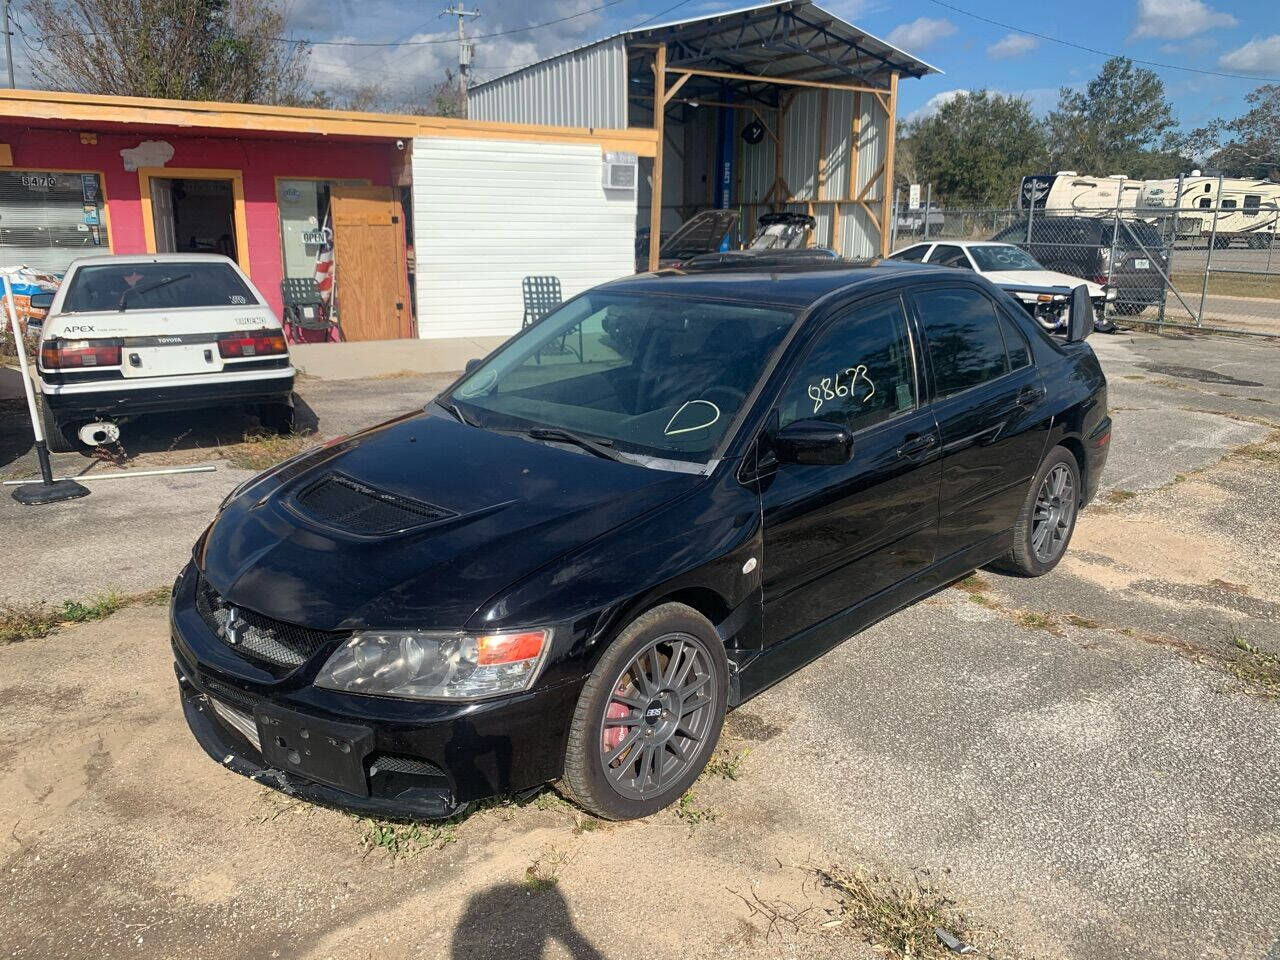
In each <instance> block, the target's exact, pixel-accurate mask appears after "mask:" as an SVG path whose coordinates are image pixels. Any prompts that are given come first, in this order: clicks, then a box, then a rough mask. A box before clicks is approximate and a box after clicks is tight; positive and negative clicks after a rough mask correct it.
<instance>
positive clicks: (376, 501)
mask: <svg viewBox="0 0 1280 960" xmlns="http://www.w3.org/2000/svg"><path fill="white" fill-rule="evenodd" d="M293 500H294V504H295V506H296V508H297V509H298V510H299V511H300V512H301V513H302V514H304V515H305V516H307V517H309V518H311V519H312V520H315V521H316V522H317V523H322V524H324V525H325V526H327V527H334V528H336V529H339V530H345V531H348V532H350V533H353V534H356V535H358V536H362V537H373V536H379V535H383V534H389V533H402V532H403V531H405V530H410V529H412V528H414V527H421V526H424V525H426V524H428V523H437V522H438V521H440V520H447V519H449V518H450V517H455V516H457V514H456V513H454V512H453V511H452V510H445V509H444V508H443V507H437V506H434V505H433V504H430V503H422V502H421V501H419V500H412V499H410V498H409V497H402V496H400V495H399V494H395V493H388V492H386V491H385V490H377V489H375V488H373V487H370V486H368V485H367V484H363V483H361V482H360V481H359V480H353V479H352V478H351V477H348V476H347V475H346V474H342V473H338V472H336V471H334V472H331V473H326V474H325V475H324V476H322V477H320V479H318V480H316V481H314V482H313V483H310V484H308V485H307V486H305V487H303V488H302V490H300V491H299V492H298V493H297V494H296V495H295V496H294V498H293Z"/></svg>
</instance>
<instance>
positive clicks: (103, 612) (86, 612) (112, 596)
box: [0, 587, 169, 646]
mask: <svg viewBox="0 0 1280 960" xmlns="http://www.w3.org/2000/svg"><path fill="white" fill-rule="evenodd" d="M168 602H169V588H168V587H156V588H155V589H153V590H147V591H146V592H144V593H134V594H128V593H121V592H120V591H119V590H108V591H107V592H106V593H100V594H98V595H97V596H94V597H90V598H88V599H87V600H63V601H62V605H61V606H56V607H55V606H51V605H50V604H47V603H45V602H44V601H40V602H38V603H11V602H8V601H0V646H4V645H5V644H9V643H17V642H19V641H21V640H37V639H39V638H40V637H47V636H49V635H50V634H52V633H56V632H57V631H58V628H59V627H63V626H68V625H70V624H73V623H88V622H90V621H92V620H103V619H105V618H106V617H109V616H111V615H112V614H113V613H115V612H116V611H117V610H122V609H124V608H125V607H131V606H136V605H141V606H149V607H150V606H160V605H161V604H165V603H168Z"/></svg>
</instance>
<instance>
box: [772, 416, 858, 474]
mask: <svg viewBox="0 0 1280 960" xmlns="http://www.w3.org/2000/svg"><path fill="white" fill-rule="evenodd" d="M773 449H774V455H775V456H776V457H777V458H778V462H779V463H798V464H823V465H826V466H839V465H840V464H842V463H848V462H849V458H850V457H852V456H853V434H852V433H850V432H849V428H848V427H844V426H841V425H840V424H838V423H828V422H827V421H825V420H796V421H795V422H794V423H788V424H787V425H786V426H785V427H783V428H782V429H781V430H779V431H778V432H777V433H776V434H774V437H773Z"/></svg>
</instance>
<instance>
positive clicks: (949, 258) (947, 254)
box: [929, 243, 973, 270]
mask: <svg viewBox="0 0 1280 960" xmlns="http://www.w3.org/2000/svg"><path fill="white" fill-rule="evenodd" d="M929 262H930V263H932V264H934V265H935V266H939V267H960V268H961V269H964V270H971V269H973V268H972V267H970V266H969V258H968V257H966V256H965V254H964V250H962V249H961V248H960V247H957V246H954V245H953V244H950V243H940V244H938V245H937V246H936V247H934V248H933V253H932V254H930V255H929Z"/></svg>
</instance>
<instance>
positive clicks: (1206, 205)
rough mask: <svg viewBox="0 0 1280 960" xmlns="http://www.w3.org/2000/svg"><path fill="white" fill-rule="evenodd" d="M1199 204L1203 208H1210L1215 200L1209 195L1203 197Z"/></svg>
mask: <svg viewBox="0 0 1280 960" xmlns="http://www.w3.org/2000/svg"><path fill="white" fill-rule="evenodd" d="M1197 206H1199V207H1200V209H1201V210H1208V209H1209V208H1210V207H1212V206H1213V201H1212V200H1211V199H1209V198H1208V197H1201V198H1200V202H1199V203H1198V204H1197Z"/></svg>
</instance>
